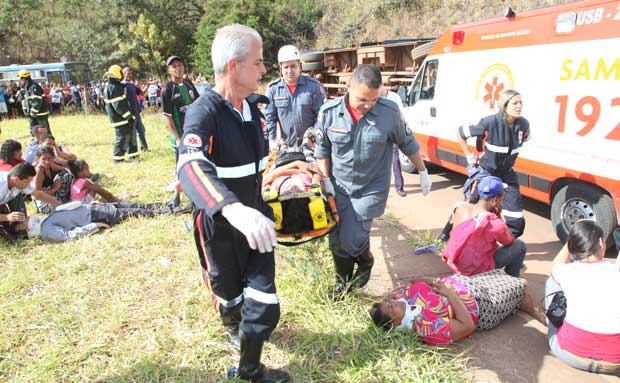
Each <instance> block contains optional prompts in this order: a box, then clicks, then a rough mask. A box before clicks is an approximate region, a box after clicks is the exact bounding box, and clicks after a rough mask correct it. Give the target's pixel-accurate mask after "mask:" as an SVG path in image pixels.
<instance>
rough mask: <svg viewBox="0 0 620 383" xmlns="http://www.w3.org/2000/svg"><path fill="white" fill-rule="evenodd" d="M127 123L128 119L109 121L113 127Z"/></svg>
mask: <svg viewBox="0 0 620 383" xmlns="http://www.w3.org/2000/svg"><path fill="white" fill-rule="evenodd" d="M128 123H129V121H126V120H125V121H119V122H113V123H111V124H110V125H111V126H112V127H113V128H115V127H117V126H121V125H127V124H128Z"/></svg>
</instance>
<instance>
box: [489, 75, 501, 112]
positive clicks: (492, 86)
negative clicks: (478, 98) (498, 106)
mask: <svg viewBox="0 0 620 383" xmlns="http://www.w3.org/2000/svg"><path fill="white" fill-rule="evenodd" d="M484 89H485V90H486V91H487V93H486V94H485V95H484V102H487V101H488V102H489V107H490V108H491V109H495V101H497V100H499V94H500V93H501V92H502V90H504V84H503V83H500V84H499V85H498V84H497V76H495V77H493V82H492V83H489V82H488V81H487V83H486V84H485V85H484Z"/></svg>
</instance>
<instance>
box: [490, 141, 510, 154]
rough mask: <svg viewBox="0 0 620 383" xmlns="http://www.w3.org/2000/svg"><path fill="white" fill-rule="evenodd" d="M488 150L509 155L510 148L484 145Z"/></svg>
mask: <svg viewBox="0 0 620 383" xmlns="http://www.w3.org/2000/svg"><path fill="white" fill-rule="evenodd" d="M484 146H486V148H487V149H489V150H490V151H492V152H495V153H508V149H509V148H508V146H497V145H493V144H489V143H488V142H487V143H485V144H484Z"/></svg>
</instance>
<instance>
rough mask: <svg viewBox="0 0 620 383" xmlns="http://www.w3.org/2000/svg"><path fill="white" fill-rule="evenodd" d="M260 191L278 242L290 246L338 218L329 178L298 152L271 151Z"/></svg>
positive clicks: (317, 234) (320, 233)
mask: <svg viewBox="0 0 620 383" xmlns="http://www.w3.org/2000/svg"><path fill="white" fill-rule="evenodd" d="M262 195H263V199H264V200H265V201H266V202H267V203H268V204H269V205H270V206H271V208H272V209H273V214H274V217H275V224H276V235H277V237H278V239H279V243H280V244H283V245H290V246H294V245H297V244H301V243H304V242H307V241H309V240H312V239H315V238H319V237H322V236H324V235H326V234H328V233H329V232H330V231H331V230H332V229H333V228H334V226H335V225H336V224H337V222H338V212H337V210H336V203H335V201H334V188H333V186H332V184H331V182H330V180H329V179H328V178H324V177H323V176H322V175H321V171H320V170H319V168H318V167H317V166H316V165H314V164H312V163H310V162H308V161H307V156H306V155H304V153H302V152H299V151H294V150H292V151H291V150H282V151H280V152H278V153H275V152H273V153H272V156H271V159H270V161H269V163H268V164H267V167H266V170H265V173H264V175H263V185H262ZM285 239H286V240H285Z"/></svg>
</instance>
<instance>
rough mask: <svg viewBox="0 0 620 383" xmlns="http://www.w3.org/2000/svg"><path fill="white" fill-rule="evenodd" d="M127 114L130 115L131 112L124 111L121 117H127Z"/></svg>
mask: <svg viewBox="0 0 620 383" xmlns="http://www.w3.org/2000/svg"><path fill="white" fill-rule="evenodd" d="M129 116H131V112H126V113H125V114H123V116H122V117H123V118H127V117H129Z"/></svg>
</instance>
